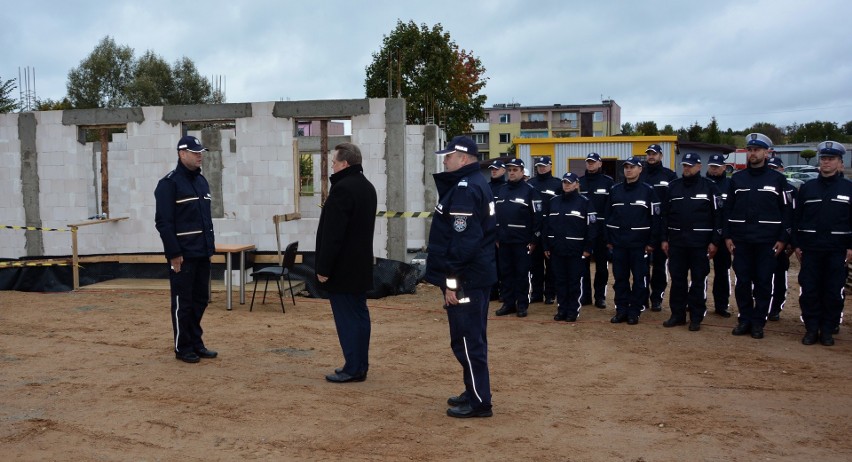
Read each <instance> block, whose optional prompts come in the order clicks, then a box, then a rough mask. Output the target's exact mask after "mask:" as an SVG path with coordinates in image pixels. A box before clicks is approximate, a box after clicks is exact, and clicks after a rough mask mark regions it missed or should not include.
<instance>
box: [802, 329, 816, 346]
mask: <svg viewBox="0 0 852 462" xmlns="http://www.w3.org/2000/svg"><path fill="white" fill-rule="evenodd" d="M818 339H819V333H818V332H817V331H815V330H809V331H807V332H805V336H804V337H802V345H813V344H814V343H816V342H817V340H818Z"/></svg>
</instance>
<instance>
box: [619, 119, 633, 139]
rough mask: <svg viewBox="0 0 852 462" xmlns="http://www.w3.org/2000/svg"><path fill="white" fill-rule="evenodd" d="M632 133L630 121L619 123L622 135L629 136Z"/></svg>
mask: <svg viewBox="0 0 852 462" xmlns="http://www.w3.org/2000/svg"><path fill="white" fill-rule="evenodd" d="M633 133H634V131H633V124H631V123H630V122H624V123H623V124H621V134H622V135H625V136H631V135H633Z"/></svg>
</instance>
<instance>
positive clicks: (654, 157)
mask: <svg viewBox="0 0 852 462" xmlns="http://www.w3.org/2000/svg"><path fill="white" fill-rule="evenodd" d="M675 178H677V174H676V173H675V172H673V171H672V170H671V169H669V168H666V167H664V166H663V148H662V147H660V145H659V144H652V145H650V146H648V149H646V150H645V165H644V166H643V168H642V175H641V176H640V177H639V181H641V182H643V183H648V184H649V185H651V186H653V187H654V192H656V194H657V199H659V200H660V203H663V202H665V201H666V198H667V197H668V190H669V183H671V182H672V181H673V180H674V179H675ZM653 246H654V251H653V252H652V253H651V256H650V260H651V266H652V268H651V289H650V298H651V311H662V309H663V297H664V296H665V293H666V286H667V285H668V280H667V277H666V254H665V252H663V251H662V250H661V249H660V243H659V242H654V243H653Z"/></svg>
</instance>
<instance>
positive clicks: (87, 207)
mask: <svg viewBox="0 0 852 462" xmlns="http://www.w3.org/2000/svg"><path fill="white" fill-rule="evenodd" d="M341 101H342V102H341V104H340V107H345V108H347V107H351V106H352V102H353V101H354V102H355V103H356V105H357V103H358V101H364V100H341ZM334 103H335V102H334V101H331V102H320V105H321V106H322V107H323V108H326V107H332V108H333V107H334ZM395 104H397V103H396V102H395ZM275 105H276V103H273V102H260V103H251V112H250V114H247V115H246V116H244V117H237V118H236V119H235V128H234V129H231V130H224V131H223V132H222V133H221V135H222V136H221V146H219V148H220V149H221V152H222V172H221V177H222V180H221V181H222V195H223V198H222V201H223V209H224V217H223V218H216V219H215V220H214V227H215V229H216V239H217V242H219V243H251V244H255V245H256V246H257V248H258V249H259V250H263V251H274V250H275V228H274V225H273V223H272V216H273V215H275V214H284V213H291V212H293V211H295V206H294V203H295V202H294V201H295V200H296V199H297V198H296V197H295V193H296V191H295V188H294V184H295V182H294V175H296V174H297V168H298V165H297V164H296V162H294V156H293V144H294V142H293V141H294V138H293V136H294V129H295V126H296V120H297V119H296V118H295V117H300V118H301V117H302V116H301V115H297V116H293V117H289V116H283V117H282V116H280V115H279V116H276V115H275V114H274V111H273V108H274V106H275ZM246 106H247V105H246ZM362 106H363V104H362ZM167 109H174V107H170V108H167ZM180 109H181V110H183V107H181V108H180ZM190 110H191V108H190V109H187V111H190ZM134 111H135V112H133V116H134V117H137V119H135V120H130V121H128V122H127V131H126V134H125V133H120V134H117V135H115V136H113V138H112V139H111V140H110V144H109V206H110V216H111V217H112V218H116V217H128V219H127V220H123V221H119V222H114V223H103V224H96V225H91V226H84V227H81V228H79V234H78V243H79V251H80V253H81V254H84V255H85V254H109V253H135V252H161V251H162V244H161V242H160V239H159V236H158V235H157V232H156V230H155V228H154V211H155V201H154V194H153V192H154V188H155V187H156V184H157V181H158V180H159V179H160V178H162V177H163V176H164V175H165V174H166V173H168V172H169V171H171V170H172V169H174V167H175V165H176V163H177V155H176V153H175V146H176V144H177V141H178V139H179V138H180V135H181V133H180V130H181V124H180V123H175V122H174V120H169V121H164V120H163V118H164V108H162V107H145V108H136V109H134ZM140 111H141V114H142V116H143V117H138V116H139V112H140ZM33 114H34V115H35V119H36V151H37V154H38V157H37V159H38V168H37V172H38V182H39V194H38V201H39V204H38V205H39V206H40V208H39V213H40V217H41V221H42V223H41V226H43V227H58V228H65V227H67V225H68V224H69V223H76V222H82V221H86V219H87V218H88V217H90V216H93V215H95V214H96V213H99V212H100V184H99V182H100V149H99V147H98V144H97V143H87V144H80V143H79V142H77V125H73V123H74V122H72V123H69V122H68V120H65V124H63V112H62V111H49V112H36V113H33ZM74 116H75V117H77V116H79V114H74ZM317 117H319V116H317ZM397 118H398V117H397ZM299 120H301V119H299ZM350 120H351V140H352V142H353V143H355V144H358V145H359V146H360V147H361V150H362V154H363V156H364V169H365V173H366V175H367V177H368V178H369V179H370V181H371V182H372V183H373V184H374V185H375V187H376V190H377V193H378V202H379V204H378V208H379V210H387V209H388V208H387V197H388V195H389V194H403V195H404V197H405V198H406V201H407V202H406V204H407V206H406V208H408V209H409V210H415V211H420V210H427V209H428V208H431V207H432V205H434V204H429V205H428V206H427V205H425V204H423V196H424V194H423V190H424V189H423V184H422V183H423V180H424V173H423V172H424V171H423V169H424V167H423V165H424V163H423V160H422V159H423V146H424V141H423V137H424V135H423V129H422V127H419V128H418V127H406V129H405V140H404V145H405V148H404V152H400V153H388V152H387V144H388V143H387V136H388V135H387V133H386V128H387V127H386V124H387V119H386V114H385V100H384V99H371V100H369V113H368V114H355V115H352V116H351V118H350ZM76 123H80V122H76ZM18 127H19V123H18V114H2V115H0V162H2V164H0V165H2V166H3V167H2V169H0V225H24V221H25V213H24V205H23V204H24V195H23V192H22V185H21V181H22V180H21V171H22V170H21V156H22V153H21V146H22V144H21V141H20V140H19V139H18V138H19V134H18ZM194 134H195V135H196V136H198V135H199V134H198V133H194ZM232 146H236V148H233V147H232ZM389 155H392V156H404V159H403V160H404V161H405V162H406V172H405V182H404V184H405V191H389V179H388V173H387V172H388V163H387V159H386V156H389ZM425 176H428V175H425ZM428 179H429V181H431V177H430V176H429V177H428ZM393 184H394V186H392V187H393V188H396V187H398V186H397V183H396V182H394V183H393ZM315 198H316V199H317V202H318V200H319V196H318V195H317V196H315ZM303 204H304V202H303ZM314 208H316V209H317V210H316V211H313V212H318V211H319V209H318V207H314ZM303 215H304V216H305V218H303V219H301V220H296V221H291V222H287V223H282V224H281V241H282V244H283V245H286V243H288V242H291V241H296V240H298V241H299V242H300V249H301V250H313V249H314V247H315V236H316V227H317V224H318V215H319V214H318V213H311V210H304V211H303ZM312 215H313V217H311V216H312ZM421 222H422V219H419V220H418V221H417V222H416V223H421ZM387 223H388V220H387V219H384V218H380V219H377V222H376V236H375V239H374V241H373V246H374V253H375V255H376V256H379V257H387V256H388V225H387ZM410 229H411V232H410V233H409V235H408V236H403V239H408V247H409V248H411V247H421V246H422V245H423V244H424V238H423V236H424V232H423V230H422V228H421V227H420V226H411V227H410ZM0 232H2V233H3V235H2V236H1V237H2V239H0V257H5V258H18V257H22V256H25V255H27V247H28V244H27V243H26V242H25V241H26V238H25V236H24V233H23V232H22V231H16V230H9V231H5V230H2V229H0ZM42 235H43V241H44V242H43V255H49V256H53V255H68V254H70V253H71V239H70V235H69V233H42Z"/></svg>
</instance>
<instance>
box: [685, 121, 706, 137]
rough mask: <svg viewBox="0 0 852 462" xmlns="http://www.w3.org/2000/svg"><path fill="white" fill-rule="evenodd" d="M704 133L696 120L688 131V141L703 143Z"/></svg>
mask: <svg viewBox="0 0 852 462" xmlns="http://www.w3.org/2000/svg"><path fill="white" fill-rule="evenodd" d="M703 132H704V128H703V127H701V125H698V121H697V120H696V121H695V122H693V124H692V125H690V126H689V128H688V129H687V130H686V139H687V141H702V139H701V136H702V134H703Z"/></svg>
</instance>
